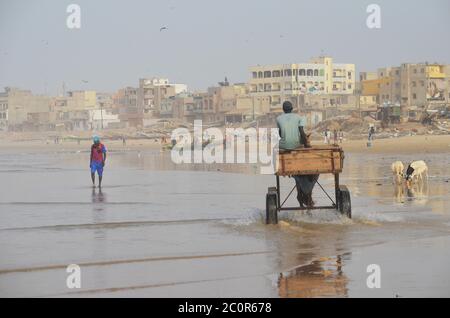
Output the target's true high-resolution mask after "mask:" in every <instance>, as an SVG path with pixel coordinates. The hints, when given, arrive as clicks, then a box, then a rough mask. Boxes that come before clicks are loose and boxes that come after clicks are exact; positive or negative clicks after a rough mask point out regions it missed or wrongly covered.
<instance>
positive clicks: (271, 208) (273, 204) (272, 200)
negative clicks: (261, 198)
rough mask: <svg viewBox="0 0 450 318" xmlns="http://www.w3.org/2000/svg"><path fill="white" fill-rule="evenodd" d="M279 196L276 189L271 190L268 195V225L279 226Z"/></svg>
mask: <svg viewBox="0 0 450 318" xmlns="http://www.w3.org/2000/svg"><path fill="white" fill-rule="evenodd" d="M277 203H278V196H277V192H276V191H274V188H269V190H268V191H267V194H266V224H278V209H277Z"/></svg>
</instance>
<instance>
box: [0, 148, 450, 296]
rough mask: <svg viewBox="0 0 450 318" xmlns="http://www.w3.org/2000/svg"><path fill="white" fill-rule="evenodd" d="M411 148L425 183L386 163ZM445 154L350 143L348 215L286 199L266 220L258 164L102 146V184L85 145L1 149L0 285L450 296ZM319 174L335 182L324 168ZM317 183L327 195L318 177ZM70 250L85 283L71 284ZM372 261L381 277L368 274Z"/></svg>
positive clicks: (52, 291) (89, 291)
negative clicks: (377, 283) (405, 182)
mask: <svg viewBox="0 0 450 318" xmlns="http://www.w3.org/2000/svg"><path fill="white" fill-rule="evenodd" d="M413 159H424V160H426V161H427V163H428V165H429V170H430V172H429V174H430V178H429V181H428V183H427V184H425V185H421V186H415V187H414V188H412V189H410V190H407V189H402V188H401V187H400V188H399V187H396V186H394V185H393V183H392V176H391V172H390V164H391V163H392V162H393V161H395V160H402V161H403V162H405V163H406V162H408V161H411V160H413ZM449 167H450V156H448V155H447V154H427V155H425V156H421V158H412V157H411V156H406V155H401V156H400V155H399V156H393V155H370V156H368V155H364V154H350V153H347V154H346V159H345V168H344V172H343V174H342V175H341V183H343V184H346V185H347V186H348V187H349V189H350V191H351V194H352V210H353V211H352V212H353V218H352V219H348V218H345V217H342V216H340V215H337V214H336V213H335V212H334V211H331V210H330V211H317V212H312V213H307V212H289V213H281V214H280V223H279V225H277V226H266V225H264V222H263V219H264V214H265V211H264V208H265V193H266V191H267V188H268V187H269V186H274V183H275V178H274V177H273V176H268V175H259V174H258V173H257V172H258V167H256V166H255V165H237V167H234V166H233V165H219V166H216V165H195V166H187V165H183V166H177V165H174V164H172V163H171V161H170V157H169V156H168V154H167V153H160V152H159V151H148V152H135V151H130V152H111V153H110V156H109V158H108V163H107V167H106V168H105V178H104V187H103V189H102V191H99V189H92V187H91V186H90V177H89V170H88V161H87V154H86V153H80V152H71V151H66V152H65V151H60V152H57V153H54V152H52V153H49V152H45V151H44V152H40V153H38V154H36V153H32V152H23V153H20V154H19V153H11V152H7V151H2V152H0V178H1V182H0V296H4V297H5V296H6V297H10V296H38V297H40V296H49V297H52V296H69V297H74V296H75V297H85V296H87V297H104V296H111V297H128V296H151V297H167V296H170V297H178V296H179V297H197V296H198V297H202V296H205V297H245V296H248V297H260V296H261V297H265V296H267V297H355V296H361V297H381V296H385V297H427V296H447V297H448V296H450V274H449V273H448V268H450V266H449V265H450V250H449V248H448V246H449V243H450V203H449V192H450V183H449V180H450V168H449ZM233 171H234V172H233ZM320 182H321V184H322V185H323V186H324V187H325V188H326V189H327V190H330V193H333V191H332V182H333V179H332V178H331V176H325V175H322V176H321V178H320ZM292 185H293V180H291V179H289V178H284V179H283V180H282V188H283V192H284V193H285V194H286V193H287V192H289V191H290V189H291V187H292ZM314 197H315V200H316V202H317V203H319V204H320V203H324V204H328V202H327V201H328V199H327V197H326V196H325V194H323V193H321V190H320V189H319V188H317V187H316V189H315V194H314ZM287 204H290V205H295V198H291V199H289V200H288V201H287ZM69 264H78V265H79V266H80V267H81V284H82V286H81V287H82V288H81V289H68V288H67V286H66V278H67V276H68V274H67V273H66V267H67V266H68V265H69ZM369 264H378V265H379V266H380V268H381V288H379V289H370V288H368V287H367V285H366V279H367V277H368V276H369V273H367V271H366V269H367V266H368V265H369Z"/></svg>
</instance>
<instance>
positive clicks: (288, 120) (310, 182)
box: [277, 101, 319, 207]
mask: <svg viewBox="0 0 450 318" xmlns="http://www.w3.org/2000/svg"><path fill="white" fill-rule="evenodd" d="M292 109H293V107H292V103H291V102H290V101H285V102H284V103H283V111H284V114H282V115H280V116H278V117H277V126H278V130H279V134H280V138H281V139H280V143H279V149H280V152H283V151H290V150H294V149H297V148H302V147H306V148H308V147H311V145H310V143H309V140H308V136H307V135H306V134H305V131H304V130H303V127H304V122H305V120H304V118H302V117H300V116H299V115H298V114H295V113H292ZM293 178H294V179H295V184H296V187H297V200H298V202H299V204H300V207H304V206H307V207H313V206H314V201H313V199H312V190H313V188H314V185H315V184H316V182H317V179H318V178H319V175H296V176H293Z"/></svg>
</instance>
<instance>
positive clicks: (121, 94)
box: [112, 87, 144, 127]
mask: <svg viewBox="0 0 450 318" xmlns="http://www.w3.org/2000/svg"><path fill="white" fill-rule="evenodd" d="M137 92H138V89H137V88H135V87H125V88H122V89H119V90H118V91H117V92H116V94H114V95H113V97H112V99H113V109H114V111H115V113H116V114H118V115H119V119H120V122H121V123H122V125H123V126H124V127H142V126H143V119H144V111H143V108H142V107H140V106H139V105H138V93H137Z"/></svg>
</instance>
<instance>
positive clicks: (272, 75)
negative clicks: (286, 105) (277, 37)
mask: <svg viewBox="0 0 450 318" xmlns="http://www.w3.org/2000/svg"><path fill="white" fill-rule="evenodd" d="M250 72H251V79H250V82H249V86H250V94H251V95H252V96H255V97H257V98H258V97H266V98H268V99H269V102H270V104H271V106H272V109H274V108H275V109H276V108H281V104H282V103H283V101H284V100H291V101H292V102H294V103H295V104H296V105H298V100H299V98H298V97H299V96H301V95H305V94H318V95H321V94H353V91H354V89H355V65H354V64H335V63H333V59H332V58H331V57H325V56H322V57H317V58H313V59H311V61H310V63H297V64H277V65H264V66H253V67H250Z"/></svg>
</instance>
